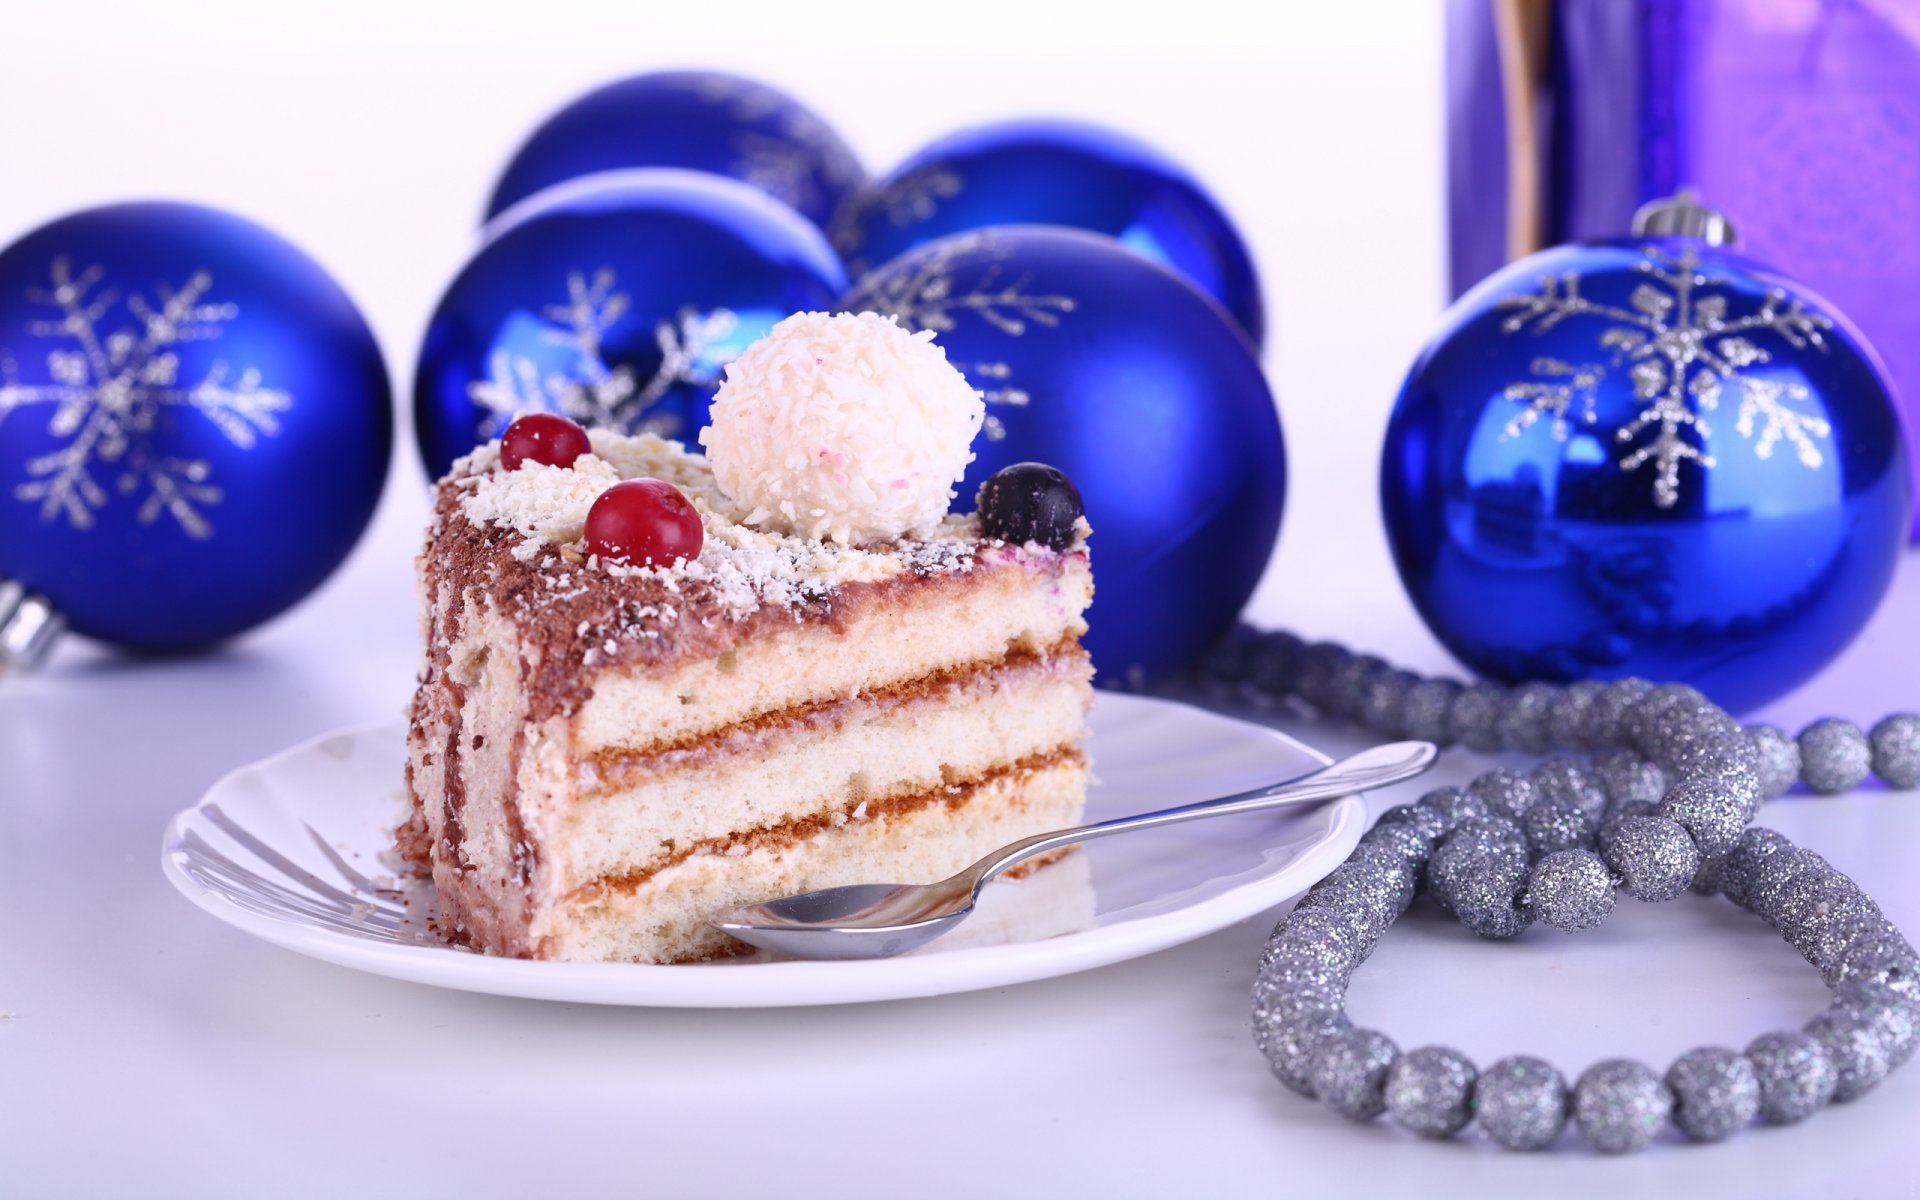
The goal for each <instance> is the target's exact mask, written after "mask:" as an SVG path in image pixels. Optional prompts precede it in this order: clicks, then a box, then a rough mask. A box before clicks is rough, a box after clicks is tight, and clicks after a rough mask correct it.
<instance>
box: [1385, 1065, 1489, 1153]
mask: <svg viewBox="0 0 1920 1200" xmlns="http://www.w3.org/2000/svg"><path fill="white" fill-rule="evenodd" d="M1476 1074H1477V1072H1475V1071H1474V1069H1473V1063H1472V1061H1471V1060H1469V1059H1468V1058H1467V1056H1466V1055H1464V1054H1461V1053H1460V1052H1459V1051H1457V1050H1449V1049H1447V1048H1446V1047H1444V1046H1422V1047H1421V1048H1420V1049H1418V1050H1410V1051H1408V1052H1407V1053H1405V1054H1402V1055H1401V1056H1400V1057H1399V1058H1397V1059H1395V1060H1394V1063H1393V1066H1392V1068H1391V1069H1389V1070H1388V1071H1387V1088H1386V1101H1387V1112H1388V1113H1389V1114H1391V1115H1392V1117H1393V1119H1394V1120H1395V1121H1398V1122H1399V1123H1400V1124H1401V1125H1402V1126H1404V1127H1405V1128H1407V1129H1409V1130H1412V1131H1413V1132H1414V1133H1417V1134H1419V1135H1420V1136H1421V1137H1424V1138H1449V1137H1452V1136H1453V1135H1454V1134H1456V1133H1459V1132H1460V1130H1461V1129H1463V1128H1465V1126H1466V1124H1467V1122H1468V1121H1469V1120H1471V1119H1472V1118H1473V1081H1474V1078H1475V1076H1476Z"/></svg>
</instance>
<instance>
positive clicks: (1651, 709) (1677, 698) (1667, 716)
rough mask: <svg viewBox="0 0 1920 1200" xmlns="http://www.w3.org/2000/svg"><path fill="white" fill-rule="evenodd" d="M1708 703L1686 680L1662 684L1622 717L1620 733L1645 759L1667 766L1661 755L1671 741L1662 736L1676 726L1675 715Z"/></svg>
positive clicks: (1641, 698)
mask: <svg viewBox="0 0 1920 1200" xmlns="http://www.w3.org/2000/svg"><path fill="white" fill-rule="evenodd" d="M1707 702H1708V701H1707V698H1706V697H1705V696H1702V695H1701V694H1700V693H1699V692H1698V691H1696V690H1694V689H1693V688H1691V687H1688V686H1687V685H1686V684H1684V683H1663V684H1661V685H1660V686H1659V687H1657V688H1654V689H1653V690H1651V691H1649V692H1647V693H1646V694H1645V695H1644V696H1642V697H1640V699H1639V700H1638V701H1636V702H1635V703H1634V704H1633V706H1632V707H1630V708H1629V709H1627V711H1626V713H1625V715H1624V716H1622V717H1621V719H1620V732H1621V733H1622V734H1623V735H1625V738H1626V744H1627V745H1629V746H1632V747H1633V748H1634V749H1635V750H1638V751H1639V752H1640V756H1641V757H1642V758H1647V759H1651V760H1653V761H1654V762H1657V763H1660V765H1661V766H1666V765H1667V764H1666V763H1665V762H1663V761H1662V754H1663V752H1664V751H1665V750H1666V749H1667V748H1668V747H1669V746H1670V745H1671V743H1670V742H1669V741H1668V740H1667V739H1666V738H1665V737H1663V736H1662V735H1663V733H1665V732H1666V731H1667V730H1669V729H1671V728H1673V723H1672V721H1671V718H1672V716H1673V715H1674V714H1675V713H1676V711H1678V710H1682V709H1695V708H1698V707H1699V706H1700V705H1702V704H1706V703H1707Z"/></svg>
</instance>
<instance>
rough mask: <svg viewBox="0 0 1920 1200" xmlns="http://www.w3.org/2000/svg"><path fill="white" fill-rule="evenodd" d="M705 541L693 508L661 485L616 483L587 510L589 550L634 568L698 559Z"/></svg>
mask: <svg viewBox="0 0 1920 1200" xmlns="http://www.w3.org/2000/svg"><path fill="white" fill-rule="evenodd" d="M705 538H706V531H705V530H704V529H702V528H701V526H700V514H699V513H698V512H696V511H695V510H694V507H693V505H691V504H689V503H687V498H686V497H685V496H682V495H681V494H680V489H679V488H676V487H674V486H673V485H672V484H670V483H662V482H661V481H660V480H658V479H629V480H627V481H625V482H624V483H616V484H614V485H613V486H612V487H610V488H608V489H607V490H606V491H604V492H601V493H600V498H599V499H598V500H595V501H594V502H593V507H592V508H590V509H588V510H587V549H588V550H590V551H592V552H593V553H595V554H598V555H599V556H600V557H601V558H612V559H620V560H623V561H625V562H626V563H627V564H628V565H630V566H635V567H670V566H672V565H673V564H674V563H677V562H680V561H682V560H684V559H690V558H696V557H698V556H699V554H700V544H701V543H702V542H703V541H704V540H705Z"/></svg>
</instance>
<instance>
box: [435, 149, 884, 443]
mask: <svg viewBox="0 0 1920 1200" xmlns="http://www.w3.org/2000/svg"><path fill="white" fill-rule="evenodd" d="M845 287H846V273H845V271H844V270H843V269H842V268H841V266H840V260H839V258H837V257H836V256H835V255H834V253H833V249H832V247H830V246H828V245H827V240H826V235H824V234H823V233H821V232H820V230H818V229H817V228H815V227H814V226H812V225H810V224H808V223H807V222H806V221H805V220H803V219H802V218H801V217H800V216H799V215H798V214H796V213H795V212H794V211H793V210H792V209H790V208H788V207H787V206H786V205H784V204H781V203H780V202H779V201H777V200H773V199H771V198H769V197H768V196H767V195H765V194H764V193H762V192H759V191H756V190H755V189H753V188H751V187H748V186H747V185H746V184H744V183H739V182H736V181H734V180H731V179H725V178H722V177H720V176H718V175H707V174H703V173H700V172H696V171H676V170H667V169H664V168H647V169H642V170H634V171H610V172H607V173H605V174H601V175H591V176H587V177H586V178H584V179H579V180H574V181H572V182H570V183H564V184H561V185H559V186H558V187H555V188H551V189H549V190H547V191H545V192H542V193H540V194H539V195H538V196H535V197H533V198H532V199H531V200H528V201H527V202H526V203H524V204H521V205H518V206H516V207H515V208H513V209H511V210H509V211H508V212H507V213H506V214H504V215H503V216H502V217H501V218H500V220H499V221H496V222H495V223H494V224H493V225H490V226H488V228H487V231H486V237H485V240H484V242H483V243H482V245H481V246H480V249H479V250H478V251H477V252H476V253H475V254H474V256H473V258H472V259H470V260H469V261H468V263H467V265H466V266H465V267H464V268H462V269H461V271H460V274H459V275H458V276H457V277H456V278H455V279H454V281H453V283H452V284H451V285H450V286H449V287H448V288H447V291H446V294H445V295H444V296H442V297H441V299H440V305H439V307H438V308H437V309H435V310H434V314H433V320H432V322H431V323H430V324H429V325H428V327H427V334H426V340H425V343H424V345H423V346H422V348H421V351H420V361H419V366H418V369H417V370H416V372H415V375H414V388H413V402H414V429H415V432H416V434H417V435H418V437H419V441H420V453H421V457H422V458H423V459H424V460H425V462H426V466H427V471H428V473H429V474H431V475H433V476H434V477H435V478H438V477H439V476H441V475H444V474H445V473H446V471H447V468H448V467H450V466H451V465H452V464H453V461H454V459H456V458H458V457H460V456H461V455H463V454H465V453H466V452H467V451H469V450H471V449H472V448H473V447H474V446H476V445H478V444H479V443H481V442H484V441H486V440H488V439H490V438H494V437H498V436H499V435H500V432H501V431H502V430H504V429H505V428H506V427H507V425H508V424H509V423H510V422H511V421H512V420H513V418H514V417H515V416H516V415H517V414H519V413H522V412H534V411H544V412H558V413H563V414H565V415H567V416H569V417H572V418H573V419H575V420H577V421H580V422H581V423H582V424H586V425H592V426H601V427H605V428H615V429H620V430H622V431H624V432H628V433H635V432H643V431H645V432H653V433H658V434H660V435H662V436H663V437H673V438H679V439H681V440H682V441H686V442H692V441H693V438H694V435H695V434H696V433H697V432H698V430H699V429H700V427H701V426H703V425H705V424H706V422H707V410H708V406H709V405H710V404H711V403H712V400H713V393H714V389H715V388H717V387H718V386H719V384H720V379H721V374H722V372H723V370H724V369H725V366H726V364H727V363H728V362H731V361H732V360H733V359H734V358H735V357H737V356H738V355H739V353H740V351H741V350H743V349H745V348H746V345H747V343H749V342H751V341H753V340H754V339H755V338H758V337H760V336H761V335H762V334H764V333H766V332H767V330H769V329H771V328H772V327H773V325H774V323H775V322H777V321H779V320H780V319H781V318H782V317H785V316H788V315H789V314H791V313H794V312H797V311H800V310H803V309H815V310H817V309H824V308H827V307H829V306H830V305H832V303H833V301H834V298H835V297H837V296H838V295H839V294H840V293H841V292H842V291H843V290H844V289H845Z"/></svg>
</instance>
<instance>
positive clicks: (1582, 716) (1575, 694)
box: [1547, 679, 1606, 750]
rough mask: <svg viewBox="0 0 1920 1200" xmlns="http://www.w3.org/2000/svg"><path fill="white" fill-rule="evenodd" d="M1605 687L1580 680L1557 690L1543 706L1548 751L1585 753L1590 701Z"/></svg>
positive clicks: (1599, 683) (1593, 682)
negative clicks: (1551, 701)
mask: <svg viewBox="0 0 1920 1200" xmlns="http://www.w3.org/2000/svg"><path fill="white" fill-rule="evenodd" d="M1605 686H1606V685H1605V684H1603V683H1601V682H1599V681H1598V680H1594V679H1582V680H1579V681H1577V682H1575V683H1569V684H1567V685H1566V686H1565V687H1563V688H1561V689H1560V694H1559V695H1557V696H1555V697H1554V698H1553V703H1552V704H1550V705H1548V706H1547V740H1548V741H1549V742H1550V743H1552V744H1551V745H1550V746H1549V747H1548V749H1549V750H1585V749H1587V748H1588V747H1587V720H1588V716H1589V714H1590V713H1591V712H1592V709H1593V702H1594V700H1595V699H1596V698H1597V697H1598V696H1599V695H1600V689H1601V688H1603V687H1605Z"/></svg>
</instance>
